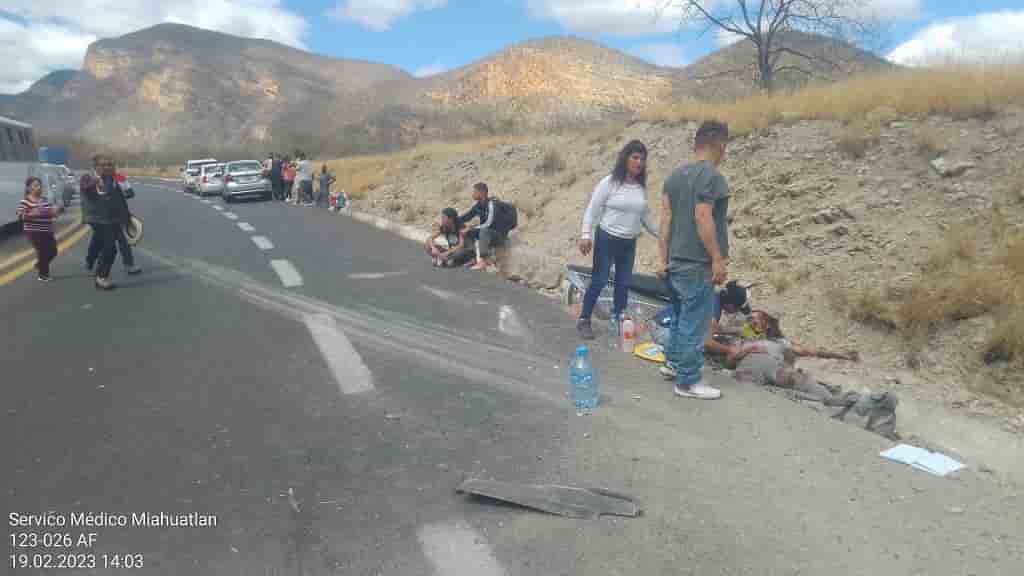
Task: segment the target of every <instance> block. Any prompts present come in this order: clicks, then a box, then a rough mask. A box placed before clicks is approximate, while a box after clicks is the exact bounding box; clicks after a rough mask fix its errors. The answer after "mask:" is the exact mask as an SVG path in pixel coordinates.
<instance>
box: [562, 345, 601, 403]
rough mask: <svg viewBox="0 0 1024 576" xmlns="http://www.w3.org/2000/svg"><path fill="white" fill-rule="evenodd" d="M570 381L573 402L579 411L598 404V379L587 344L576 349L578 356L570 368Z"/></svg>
mask: <svg viewBox="0 0 1024 576" xmlns="http://www.w3.org/2000/svg"><path fill="white" fill-rule="evenodd" d="M569 381H570V383H571V385H572V402H573V404H574V405H575V406H576V411H577V412H582V411H585V410H590V409H592V408H595V407H596V406H597V400H598V392H597V380H596V379H595V378H594V368H593V366H592V365H591V363H590V350H589V349H588V348H587V347H586V346H580V347H579V348H577V349H576V357H575V358H573V361H572V366H571V367H570V368H569Z"/></svg>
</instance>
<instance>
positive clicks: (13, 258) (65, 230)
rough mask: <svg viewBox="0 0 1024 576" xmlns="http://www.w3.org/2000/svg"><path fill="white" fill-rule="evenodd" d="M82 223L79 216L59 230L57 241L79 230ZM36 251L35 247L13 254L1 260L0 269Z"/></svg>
mask: <svg viewBox="0 0 1024 576" xmlns="http://www.w3.org/2000/svg"><path fill="white" fill-rule="evenodd" d="M81 225H82V220H81V218H79V219H78V220H76V221H75V222H74V223H73V224H71V225H70V226H65V227H64V228H62V229H61V230H60V231H59V232H57V241H58V242H60V241H61V240H63V239H64V237H65V236H67V235H68V234H71V233H72V232H74V231H76V230H78V227H79V226H81ZM35 253H36V251H35V249H33V248H29V249H27V250H22V251H21V252H18V253H17V254H15V255H14V256H11V257H10V258H8V259H6V260H4V261H3V262H0V270H3V269H4V268H7V267H8V266H10V265H12V264H14V263H16V262H19V261H21V260H24V259H25V258H28V257H29V256H32V255H33V254H35Z"/></svg>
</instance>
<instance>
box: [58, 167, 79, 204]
mask: <svg viewBox="0 0 1024 576" xmlns="http://www.w3.org/2000/svg"><path fill="white" fill-rule="evenodd" d="M57 168H58V169H59V170H60V174H61V177H62V178H63V179H64V190H63V192H64V193H63V200H64V207H65V208H67V207H68V206H70V205H71V201H72V200H74V198H75V196H77V195H78V178H77V177H76V176H75V173H74V172H72V171H71V169H70V168H68V167H67V166H66V165H64V164H60V165H58V166H57Z"/></svg>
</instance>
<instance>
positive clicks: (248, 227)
mask: <svg viewBox="0 0 1024 576" xmlns="http://www.w3.org/2000/svg"><path fill="white" fill-rule="evenodd" d="M238 228H239V229H240V230H241V231H242V232H255V231H256V227H255V226H253V225H252V224H249V223H248V222H239V223H238Z"/></svg>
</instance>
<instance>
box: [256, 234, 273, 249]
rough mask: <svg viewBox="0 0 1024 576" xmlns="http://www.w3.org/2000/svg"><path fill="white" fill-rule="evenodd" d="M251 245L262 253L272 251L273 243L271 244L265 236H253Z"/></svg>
mask: <svg viewBox="0 0 1024 576" xmlns="http://www.w3.org/2000/svg"><path fill="white" fill-rule="evenodd" d="M252 243H253V244H255V245H256V247H257V248H259V249H260V250H263V251H264V252H265V251H267V250H273V249H274V243H273V242H271V241H270V238H267V237H266V236H253V237H252Z"/></svg>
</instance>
